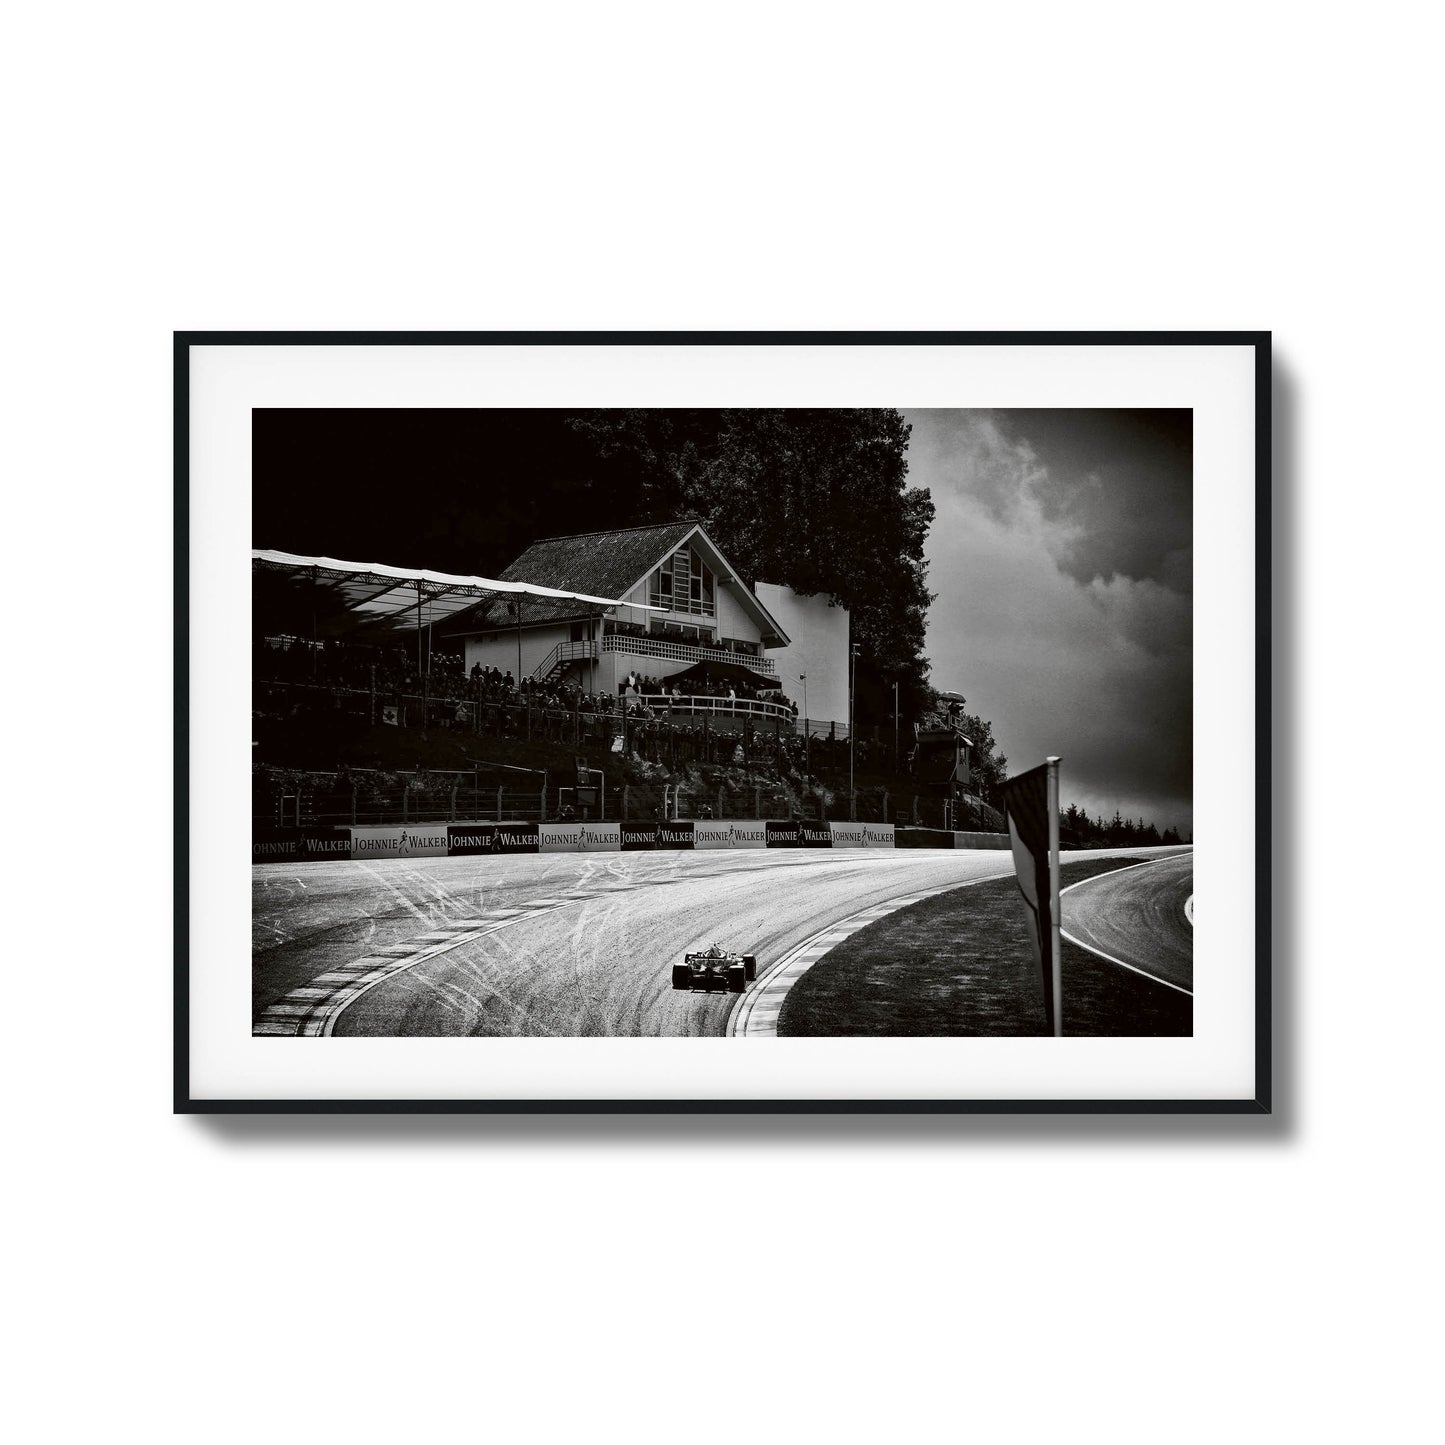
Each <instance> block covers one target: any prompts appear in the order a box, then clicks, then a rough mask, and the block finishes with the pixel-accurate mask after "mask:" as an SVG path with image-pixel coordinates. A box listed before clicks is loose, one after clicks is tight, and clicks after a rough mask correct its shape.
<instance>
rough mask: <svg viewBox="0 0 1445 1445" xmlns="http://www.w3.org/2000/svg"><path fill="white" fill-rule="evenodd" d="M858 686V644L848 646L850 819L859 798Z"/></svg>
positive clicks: (854, 813)
mask: <svg viewBox="0 0 1445 1445" xmlns="http://www.w3.org/2000/svg"><path fill="white" fill-rule="evenodd" d="M857 687H858V644H857V643H856V642H855V643H853V644H852V645H851V646H850V647H849V648H848V819H849V821H850V822H851V821H853V820H854V818H855V816H856V814H857V812H858V799H857V796H856V795H855V793H854V792H853V731H854V729H853V694H854V692H856V691H857Z"/></svg>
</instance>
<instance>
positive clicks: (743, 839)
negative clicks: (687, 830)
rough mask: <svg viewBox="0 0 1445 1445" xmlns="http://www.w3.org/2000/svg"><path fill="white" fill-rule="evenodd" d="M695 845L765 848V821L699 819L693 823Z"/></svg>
mask: <svg viewBox="0 0 1445 1445" xmlns="http://www.w3.org/2000/svg"><path fill="white" fill-rule="evenodd" d="M692 836H693V846H694V847H697V848H765V847H767V844H768V831H767V825H766V824H764V823H738V822H732V823H725V822H712V821H703V820H699V821H697V822H695V823H694V824H693V825H692Z"/></svg>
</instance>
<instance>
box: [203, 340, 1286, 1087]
mask: <svg viewBox="0 0 1445 1445" xmlns="http://www.w3.org/2000/svg"><path fill="white" fill-rule="evenodd" d="M1269 419H1270V343H1269V335H1268V333H1260V332H1239V333H1213V332H1211V333H1184V332H1180V333H1127V332H1123V333H1060V334H1042V333H988V334H983V333H856V334H855V333H816V334H814V333H697V334H684V333H662V334H646V333H579V334H565V333H535V334H511V333H506V334H504V333H480V334H473V333H418V334H401V333H379V334H363V333H322V334H302V333H264V334H263V333H224V332H214V333H205V332H194V333H177V334H176V336H175V468H176V472H175V488H176V492H175V501H176V603H175V607H176V636H177V647H176V697H177V716H176V840H177V841H176V900H177V901H176V909H177V913H176V918H177V947H176V963H175V1009H176V1018H175V1108H176V1110H177V1111H179V1112H212V1113H222V1112H229V1113H236V1112H246V1113H337V1112H352V1113H366V1112H376V1113H380V1112H387V1113H396V1112H416V1113H441V1112H514V1113H630V1112H650V1113H683V1112H697V1113H703V1112H706V1113H769V1112H771V1113H907V1112H916V1113H923V1112H932V1113H948V1112H958V1113H965V1112H975V1113H1091V1112H1092V1113H1106V1112H1107V1113H1201V1112H1206V1113H1239V1114H1251V1113H1260V1112H1268V1111H1269V1109H1270V1099H1271V1090H1270V958H1269V919H1270V893H1269V856H1270V850H1269V841H1270V839H1269V816H1268V798H1269V746H1268V737H1269V730H1268V700H1269V691H1270V689H1269V679H1270V644H1269V636H1270V632H1269V627H1270V603H1269V555H1270V470H1269V467H1270V461H1269V458H1270V420H1269ZM1196 875H1197V876H1196ZM1196 900H1197V902H1196ZM1196 930H1197V933H1196ZM1196 953H1197V955H1198V957H1197V966H1196Z"/></svg>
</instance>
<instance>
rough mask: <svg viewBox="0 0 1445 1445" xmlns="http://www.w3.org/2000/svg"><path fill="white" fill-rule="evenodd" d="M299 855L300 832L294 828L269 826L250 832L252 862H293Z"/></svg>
mask: <svg viewBox="0 0 1445 1445" xmlns="http://www.w3.org/2000/svg"><path fill="white" fill-rule="evenodd" d="M300 856H301V833H300V831H299V830H298V829H296V828H284V829H283V828H271V829H268V830H267V831H265V832H253V833H252V834H251V861H252V862H253V863H285V862H294V861H295V860H296V859H297V858H299V857H300Z"/></svg>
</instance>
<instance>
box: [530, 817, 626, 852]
mask: <svg viewBox="0 0 1445 1445" xmlns="http://www.w3.org/2000/svg"><path fill="white" fill-rule="evenodd" d="M537 846H538V851H539V852H542V853H618V852H621V850H622V824H621V823H542V824H540V825H539V827H538V829H537Z"/></svg>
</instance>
